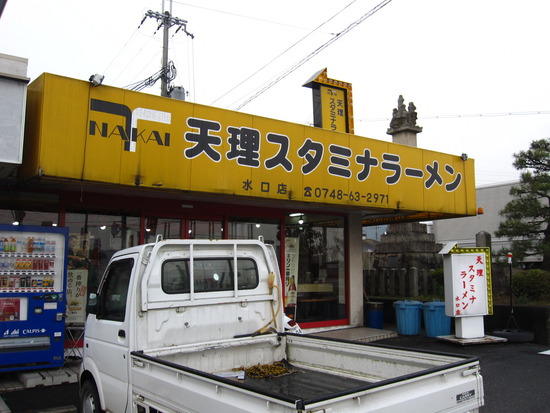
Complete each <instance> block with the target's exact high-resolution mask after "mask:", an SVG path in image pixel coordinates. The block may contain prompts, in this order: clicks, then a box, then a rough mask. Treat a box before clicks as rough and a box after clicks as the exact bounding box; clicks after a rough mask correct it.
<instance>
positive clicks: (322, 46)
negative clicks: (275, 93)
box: [236, 0, 391, 110]
mask: <svg viewBox="0 0 550 413" xmlns="http://www.w3.org/2000/svg"><path fill="white" fill-rule="evenodd" d="M390 2H391V0H384V1H382V2H381V3H379V4H378V5H377V6H375V7H374V8H373V9H371V10H370V11H369V12H368V13H366V14H364V15H363V16H361V17H360V18H359V19H358V20H356V21H354V22H353V23H352V24H350V25H349V26H348V27H346V28H345V29H344V30H342V31H341V32H340V33H336V34H335V35H334V37H332V38H331V39H330V40H329V41H328V42H326V43H324V44H323V45H321V46H319V47H318V48H317V49H315V50H314V51H313V52H311V53H310V54H309V55H307V56H306V57H304V58H303V59H302V60H300V61H299V62H298V63H296V64H294V66H292V67H290V68H289V69H287V70H286V71H285V72H284V73H283V74H281V75H280V76H279V77H277V78H276V79H275V80H273V81H272V82H271V83H269V84H268V85H267V86H265V87H264V88H262V89H261V90H259V91H258V92H256V93H255V94H254V95H252V96H251V97H249V98H248V99H247V100H246V101H245V102H243V103H241V104H240V105H239V106H238V107H237V108H236V110H240V109H242V108H243V107H244V106H246V105H247V104H249V103H250V102H252V101H253V100H254V99H256V98H257V97H258V96H260V95H262V94H263V93H264V92H266V91H267V90H269V89H271V88H272V87H273V86H275V85H276V84H277V83H279V82H280V81H281V80H283V79H284V78H285V77H287V76H288V75H289V74H291V73H292V72H294V71H295V70H297V69H298V68H299V67H300V66H302V65H303V64H304V63H306V62H308V61H309V60H311V59H312V58H313V57H314V56H316V55H318V54H319V53H320V52H321V51H323V50H325V49H326V48H327V47H329V46H330V45H331V44H332V43H334V42H335V41H336V40H338V39H341V38H342V37H343V36H344V35H345V34H347V33H349V32H350V31H351V30H352V29H354V28H355V27H357V26H358V25H359V24H361V23H362V22H363V21H365V20H366V19H368V18H369V17H370V16H372V15H373V14H375V13H376V12H377V11H379V10H380V9H382V8H383V7H384V6H386V5H387V4H389V3H390Z"/></svg>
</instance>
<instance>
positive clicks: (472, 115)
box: [356, 110, 550, 122]
mask: <svg viewBox="0 0 550 413" xmlns="http://www.w3.org/2000/svg"><path fill="white" fill-rule="evenodd" d="M529 115H550V110H533V111H526V112H499V113H468V114H457V115H429V116H419V117H418V119H458V118H482V117H485V118H489V117H497V116H529ZM390 120H391V118H368V119H356V121H357V122H388V121H390Z"/></svg>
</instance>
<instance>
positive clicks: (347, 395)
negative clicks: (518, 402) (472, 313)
mask: <svg viewBox="0 0 550 413" xmlns="http://www.w3.org/2000/svg"><path fill="white" fill-rule="evenodd" d="M280 280H281V279H280V274H279V266H278V261H277V256H276V254H275V250H274V248H273V246H271V245H269V244H265V243H264V242H263V240H262V239H261V238H260V239H259V240H217V241H216V240H161V239H160V238H159V239H157V241H156V242H155V243H151V244H144V245H140V246H136V247H132V248H128V249H125V250H122V251H119V252H117V253H115V254H114V255H113V257H112V258H111V260H110V262H109V264H108V266H107V268H106V270H105V273H104V275H103V277H102V279H101V281H100V283H99V287H98V291H97V294H91V296H90V302H89V305H88V311H89V315H88V318H87V321H86V328H85V340H84V353H83V360H82V366H81V372H80V378H79V380H80V406H79V409H80V411H81V412H82V413H90V412H94V413H97V412H112V413H129V412H134V413H176V412H177V413H183V412H200V413H205V412H216V413H220V412H221V413H233V412H253V413H258V412H273V413H275V412H276V413H279V412H304V413H305V412H310V413H314V412H315V413H321V412H323V413H329V412H331V413H336V412H354V413H355V412H392V413H396V412H407V413H411V412H423V413H425V412H477V411H479V408H480V407H481V406H482V405H483V397H484V396H483V380H482V377H481V375H480V365H479V360H478V359H477V358H471V357H468V356H460V355H454V354H440V353H434V352H425V351H418V350H411V349H403V348H398V347H389V346H383V345H376V344H369V343H360V342H352V341H347V340H336V339H331V338H323V337H319V336H315V335H312V334H296V333H291V332H288V331H285V326H284V323H285V316H284V314H283V311H282V310H281V308H282V294H281V286H280ZM287 326H288V323H287Z"/></svg>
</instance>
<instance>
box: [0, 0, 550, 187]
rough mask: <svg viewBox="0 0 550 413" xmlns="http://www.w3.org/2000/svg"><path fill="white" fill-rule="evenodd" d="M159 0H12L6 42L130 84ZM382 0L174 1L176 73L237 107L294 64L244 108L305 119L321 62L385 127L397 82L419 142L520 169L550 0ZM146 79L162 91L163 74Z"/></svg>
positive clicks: (204, 95)
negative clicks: (411, 107) (181, 23)
mask: <svg viewBox="0 0 550 413" xmlns="http://www.w3.org/2000/svg"><path fill="white" fill-rule="evenodd" d="M163 3H164V8H165V9H166V10H169V9H170V2H169V1H168V0H166V1H165V2H162V1H160V0H149V1H145V0H109V1H107V0H95V1H93V2H90V1H82V0H8V2H7V5H6V7H5V9H4V12H3V15H2V17H1V18H0V39H1V42H0V53H4V54H9V55H15V56H20V57H25V58H28V59H29V69H28V76H29V77H30V78H31V80H34V79H35V78H36V77H38V76H39V75H40V74H41V73H43V72H49V73H54V74H58V75H63V76H68V77H72V78H77V79H83V80H87V79H88V78H89V77H90V75H91V74H93V73H100V74H104V75H105V80H104V84H107V85H111V86H116V87H126V86H128V85H130V84H132V83H135V82H137V81H141V80H144V79H146V78H148V77H149V76H151V75H153V74H154V73H155V72H157V71H158V70H159V69H160V64H161V56H162V30H158V31H157V26H158V25H157V22H156V21H155V20H154V19H152V18H147V19H146V20H145V21H144V22H143V24H142V25H141V26H140V23H141V21H142V19H143V18H144V16H145V13H146V12H147V10H152V11H158V12H161V11H162V6H163ZM380 3H381V0H374V1H372V0H355V1H352V0H343V1H334V0H332V1H328V0H293V1H289V0H279V1H277V2H265V1H258V0H232V1H227V0H226V1H223V0H185V1H173V2H172V6H171V7H172V15H173V16H175V17H179V18H180V19H183V20H187V22H188V23H187V30H188V32H190V33H192V34H193V35H194V39H192V38H191V37H190V36H187V35H186V34H185V33H184V32H183V31H180V32H178V33H177V34H175V35H174V32H175V27H174V28H173V29H172V30H171V35H172V36H171V39H170V59H171V60H173V61H174V64H175V66H176V68H177V71H178V76H177V78H176V81H175V82H174V84H175V85H176V86H183V87H184V88H185V89H186V90H187V91H188V93H189V94H188V97H187V100H188V101H191V102H196V103H200V104H205V105H211V106H216V107H221V108H225V109H230V110H236V109H237V108H239V107H240V106H242V105H243V104H244V103H245V102H246V101H247V100H248V99H249V98H250V97H252V96H254V94H255V93H256V92H258V91H261V90H262V89H263V88H265V87H266V86H268V85H270V84H272V83H273V82H274V81H275V80H276V79H278V78H280V77H283V76H282V75H283V74H286V73H289V74H288V75H287V76H284V77H283V78H282V80H280V81H279V82H277V83H275V84H274V85H273V86H272V87H270V88H269V89H267V90H266V91H265V92H263V93H261V94H260V95H259V96H258V97H256V98H254V99H253V100H251V101H250V102H249V103H247V104H246V105H244V106H242V107H240V108H239V111H241V112H246V113H251V114H254V115H260V116H265V117H269V118H275V119H280V120H285V121H289V122H295V123H300V124H311V123H312V121H313V114H312V100H311V89H307V88H304V87H302V85H303V84H304V83H305V82H306V81H307V80H308V79H309V78H310V77H311V76H312V75H313V74H314V73H316V72H318V71H319V70H321V69H323V68H327V69H328V75H329V77H330V78H333V79H338V80H343V81H346V82H350V83H351V84H352V87H353V102H354V113H355V133H356V134H357V135H360V136H365V137H368V138H373V139H380V140H385V141H390V140H391V137H390V136H389V135H387V134H386V130H387V128H388V126H389V121H390V118H391V114H392V109H393V108H394V107H396V106H397V99H398V97H399V95H400V94H401V95H403V96H404V98H405V103H406V104H408V102H410V101H413V102H414V104H415V105H416V108H417V112H418V125H419V126H422V127H423V128H424V130H423V132H422V133H421V134H419V135H418V146H419V147H421V148H424V149H429V150H434V151H439V152H444V153H449V154H453V155H460V154H462V153H467V154H468V156H469V157H470V158H474V159H475V161H476V185H478V186H485V185H490V184H498V183H501V182H509V181H513V180H516V179H518V177H519V173H518V171H516V170H515V169H514V168H513V166H512V162H513V154H514V153H517V152H518V151H520V150H525V149H528V148H529V144H530V142H531V141H533V140H535V139H542V138H549V137H550V102H549V97H550V82H549V81H548V78H549V76H550V53H549V52H548V50H549V47H550V24H548V17H549V16H550V2H549V1H548V0H523V1H521V2H518V1H512V0H462V1H447V0H416V1H411V0H393V1H390V2H389V3H388V4H386V5H385V6H384V7H382V8H380V9H379V10H378V11H376V12H373V13H372V14H371V15H370V16H369V14H368V13H369V12H370V11H373V10H375V8H376V7H377V6H378V5H379V4H380ZM363 16H369V17H367V18H366V19H364V20H363V21H362V22H361V23H360V24H356V23H358V22H359V21H360V20H361V18H362V17H363ZM138 27H139V28H138ZM348 28H349V30H347V29H348ZM338 33H342V34H340V35H339V36H338V38H337V39H336V40H334V37H335V36H336V35H337V34H338ZM327 42H330V44H329V45H328V46H327V47H325V48H323V45H325V44H327ZM320 48H321V51H320V52H319V53H317V54H315V55H313V56H311V57H310V58H308V56H310V55H311V54H312V53H313V52H315V51H317V50H319V49H320ZM292 69H294V70H292ZM144 92H146V93H152V94H157V95H158V94H160V84H156V85H155V86H153V87H151V88H149V89H146V90H144Z"/></svg>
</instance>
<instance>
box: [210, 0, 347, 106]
mask: <svg viewBox="0 0 550 413" xmlns="http://www.w3.org/2000/svg"><path fill="white" fill-rule="evenodd" d="M356 1H357V0H353V1H352V2H351V3H349V4H348V5H347V6H345V7H344V8H343V9H342V10H340V11H339V12H338V13H336V14H335V15H334V16H332V17H331V18H330V19H328V20H326V21H324V22H323V23H321V24H320V25H319V26H317V27H316V28H315V29H313V30H311V31H310V32H309V33H308V34H306V35H305V36H304V37H302V38H301V39H300V40H298V41H297V42H295V43H294V44H293V45H292V46H290V47H288V48H287V49H286V50H285V51H283V52H282V53H280V54H279V55H277V56H275V57H274V58H273V59H271V60H270V61H269V62H267V63H266V64H265V65H263V66H262V67H261V68H260V69H258V70H256V71H255V72H254V73H252V74H251V75H250V76H248V77H247V78H245V79H244V80H242V81H241V82H239V83H238V84H237V85H235V86H234V87H233V88H231V89H230V90H228V91H227V92H225V93H224V94H223V95H221V96H220V97H219V98H217V99H216V100H215V101H213V102H212V103H211V104H210V105H214V104H215V103H216V102H217V101H218V100H220V99H222V98H224V97H225V96H227V95H228V94H229V93H231V92H233V91H234V90H235V89H237V88H238V87H240V86H241V85H242V84H243V83H245V82H247V81H249V80H250V79H251V78H252V77H254V76H256V75H257V74H258V73H260V72H261V71H262V70H264V69H265V68H267V67H268V66H269V65H270V64H272V63H273V62H274V61H275V60H277V59H278V58H280V57H281V56H283V55H284V54H285V53H287V52H288V51H290V50H291V49H292V48H293V47H295V46H296V45H298V44H299V43H301V42H302V41H304V40H305V39H306V38H308V37H309V36H311V35H312V34H313V33H315V32H316V31H318V30H319V29H320V28H321V27H323V26H324V25H325V24H327V23H328V22H329V21H331V20H332V19H334V18H335V17H336V16H338V15H339V14H341V13H342V12H343V11H344V10H346V9H347V8H348V7H350V6H351V5H352V4H353V3H355V2H356Z"/></svg>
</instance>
